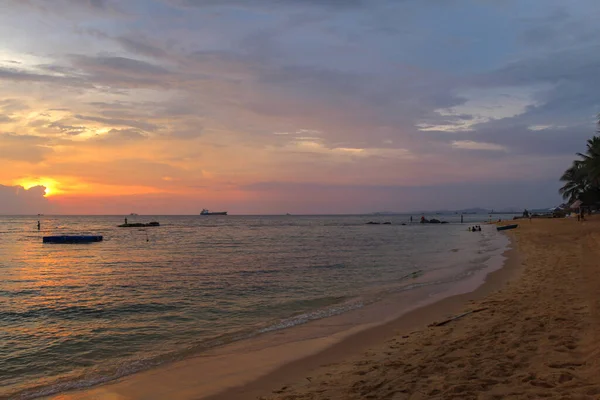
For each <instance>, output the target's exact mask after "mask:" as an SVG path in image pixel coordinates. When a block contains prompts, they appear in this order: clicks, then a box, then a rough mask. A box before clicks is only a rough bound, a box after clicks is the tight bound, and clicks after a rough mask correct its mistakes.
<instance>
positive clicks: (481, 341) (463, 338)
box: [230, 216, 600, 400]
mask: <svg viewBox="0 0 600 400" xmlns="http://www.w3.org/2000/svg"><path fill="white" fill-rule="evenodd" d="M510 235H511V237H513V239H514V241H513V243H514V247H513V250H515V251H516V253H515V254H516V255H517V257H518V258H513V259H512V260H513V262H515V264H512V265H510V264H509V265H507V267H509V269H505V270H500V271H498V272H499V274H496V276H495V277H494V278H493V279H492V278H490V280H489V281H490V282H493V284H492V285H488V288H489V289H492V286H497V289H499V290H495V291H494V290H492V291H491V292H490V293H489V294H488V295H486V296H482V298H481V299H479V300H476V301H472V302H471V305H472V307H473V308H477V309H483V310H482V311H481V312H478V313H472V314H469V315H466V316H464V318H460V319H456V320H454V321H452V322H451V323H449V324H447V325H444V326H428V327H421V328H420V329H418V330H416V331H413V332H410V333H408V334H407V333H406V332H402V331H399V332H396V334H395V335H393V336H391V337H389V338H388V339H387V340H385V338H382V339H381V340H379V341H378V342H375V343H374V345H373V346H371V347H369V348H368V350H367V351H359V353H360V354H357V353H354V354H351V355H349V356H348V357H346V358H344V359H343V360H341V361H340V362H337V363H333V364H329V365H320V366H318V367H317V368H315V369H314V370H312V371H311V373H310V379H306V378H307V376H304V377H302V378H300V379H298V378H299V376H295V377H293V376H290V379H289V380H288V381H286V383H285V386H279V387H278V388H276V390H273V388H269V390H270V391H271V393H266V391H267V388H268V381H266V382H264V383H265V386H264V387H263V389H264V391H263V393H261V397H259V399H260V400H316V399H328V400H351V399H365V398H372V399H393V400H404V399H407V400H408V399H410V400H415V399H416V400H424V399H444V400H446V399H457V400H458V399H461V400H463V399H469V400H470V399H488V400H498V399H505V398H510V399H539V398H549V399H567V398H568V399H575V398H577V399H599V398H600V375H598V370H599V368H600V344H599V343H600V296H599V292H598V288H599V287H600V274H598V262H597V260H598V258H599V257H600V218H598V217H597V216H592V217H590V218H589V219H588V220H586V221H583V222H577V221H573V220H571V219H548V220H536V221H529V222H527V223H523V224H522V225H520V226H519V229H515V230H514V231H512V232H511V233H510ZM513 267H514V268H513ZM511 269H512V271H511ZM502 274H504V277H510V275H511V274H514V275H513V278H515V277H518V279H513V280H511V281H509V282H508V284H506V285H504V286H502V285H499V283H500V281H501V280H502V279H497V278H500V275H502ZM498 285H499V286H498ZM465 300H468V298H467V296H465ZM463 311H464V310H463ZM271 382H273V383H275V379H273V380H272V381H271ZM230 398H231V399H235V398H236V397H230ZM237 398H247V399H249V398H253V397H251V396H249V395H248V396H245V397H237ZM254 398H256V397H254Z"/></svg>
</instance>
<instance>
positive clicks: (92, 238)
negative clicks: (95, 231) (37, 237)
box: [42, 235, 102, 243]
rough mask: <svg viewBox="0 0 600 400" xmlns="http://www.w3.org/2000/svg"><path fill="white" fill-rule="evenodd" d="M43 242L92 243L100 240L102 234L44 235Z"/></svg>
mask: <svg viewBox="0 0 600 400" xmlns="http://www.w3.org/2000/svg"><path fill="white" fill-rule="evenodd" d="M42 241H43V242H44V243H93V242H101V241H102V236H99V235H80V236H44V237H43V238H42Z"/></svg>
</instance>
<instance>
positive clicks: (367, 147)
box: [0, 0, 598, 214]
mask: <svg viewBox="0 0 600 400" xmlns="http://www.w3.org/2000/svg"><path fill="white" fill-rule="evenodd" d="M533 3H535V2H533ZM533 3H532V4H533ZM555 3H556V4H555ZM585 5H586V2H582V3H581V4H574V5H572V6H570V7H569V8H568V9H567V8H565V7H563V6H561V4H560V3H559V2H552V4H548V5H547V11H546V12H543V13H540V10H539V8H538V7H534V6H532V5H530V4H520V5H519V4H516V3H514V4H513V3H511V4H510V5H494V4H478V5H473V4H471V3H469V2H458V3H456V4H453V5H437V6H431V5H426V4H417V3H414V2H401V3H394V2H385V1H384V2H375V3H369V4H367V3H366V2H362V1H350V2H338V1H323V2H312V1H309V2H301V1H284V2H277V3H275V4H271V2H269V1H256V2H251V3H244V2H239V1H233V0H232V1H224V2H219V3H215V2H210V1H209V2H203V1H192V0H138V1H132V2H126V3H125V2H117V1H110V0H88V1H72V0H58V1H56V2H55V3H54V4H53V6H52V7H49V6H48V3H45V2H43V1H38V0H31V1H17V0H9V1H8V2H6V3H5V5H4V6H3V9H2V10H3V12H2V15H0V22H1V28H0V34H2V37H3V38H4V42H3V45H2V47H1V48H0V82H1V83H2V86H1V89H0V90H1V91H2V94H3V96H2V99H1V100H0V166H1V167H2V168H0V204H1V207H0V214H23V213H25V214H37V213H50V212H52V213H60V214H123V213H128V212H144V213H155V214H195V213H197V212H200V210H201V209H202V208H210V209H223V210H228V211H230V212H231V213H235V214H280V213H309V214H330V213H333V212H337V213H343V214H348V213H352V214H355V213H366V212H373V211H377V210H388V209H389V210H394V211H396V210H398V211H406V210H414V209H441V208H451V209H459V208H467V207H475V206H478V207H488V208H503V207H539V208H544V207H546V208H548V207H552V206H555V205H557V204H559V203H560V196H559V195H558V193H557V190H558V188H559V187H560V182H559V181H558V178H559V177H560V174H561V173H562V170H564V167H565V165H568V163H569V162H570V161H569V160H570V159H571V158H572V156H573V154H574V153H575V152H577V151H579V147H578V143H581V142H582V141H583V140H585V138H587V137H589V136H590V135H591V134H593V132H594V129H595V127H594V125H595V116H596V113H597V111H598V107H597V104H595V103H594V101H590V97H593V94H594V93H595V90H596V86H595V84H594V83H593V82H594V76H593V74H592V73H591V71H593V70H594V68H593V66H594V65H596V63H597V62H598V59H597V56H596V55H595V54H597V52H595V51H594V49H596V48H597V46H598V41H597V39H595V38H594V37H593V35H590V34H589V32H590V30H592V29H593V26H594V22H593V18H592V16H591V15H590V14H589V13H586V7H585ZM390 15H395V16H397V19H390V18H389V16H390ZM452 18H454V20H455V21H460V23H454V22H451V21H452ZM482 18H485V20H486V21H487V24H488V27H487V29H488V31H489V32H490V36H489V37H487V39H486V40H487V42H485V41H484V42H482V41H481V40H480V39H478V36H477V35H478V34H479V32H480V30H479V29H480V24H479V22H478V21H480V20H481V19H482ZM425 21H438V23H437V24H435V25H428V24H425ZM522 21H527V22H522ZM507 25H510V26H513V27H514V29H512V30H510V31H506V32H505V33H506V36H502V35H499V34H498V32H501V31H502V27H503V26H507ZM561 26H570V27H572V29H574V32H575V33H573V35H572V37H571V36H565V37H563V38H561V39H560V40H559V42H558V43H559V45H554V42H551V41H549V39H550V38H555V37H556V32H557V30H558V29H560V27H561ZM493 32H496V33H495V34H492V33H493ZM577 35H579V36H577ZM578 37H585V38H586V39H585V40H579V39H577V38H578ZM557 40H558V39H557ZM488 42H489V43H490V44H492V45H488V44H487V43H488ZM555 60H560V62H558V61H555ZM575 70H576V71H579V72H580V73H579V74H577V75H574V74H572V73H571V72H570V71H575ZM586 71H590V73H587V72H586ZM40 186H42V187H43V189H42V188H40ZM21 188H22V189H21ZM506 191H509V192H510V196H506V195H505V193H506Z"/></svg>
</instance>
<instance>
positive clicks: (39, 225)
mask: <svg viewBox="0 0 600 400" xmlns="http://www.w3.org/2000/svg"><path fill="white" fill-rule="evenodd" d="M40 227H41V224H40V221H38V231H39V230H40Z"/></svg>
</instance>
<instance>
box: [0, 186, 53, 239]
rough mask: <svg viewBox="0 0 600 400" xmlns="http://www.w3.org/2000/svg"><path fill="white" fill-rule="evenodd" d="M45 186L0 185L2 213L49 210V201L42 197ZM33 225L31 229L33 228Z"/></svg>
mask: <svg viewBox="0 0 600 400" xmlns="http://www.w3.org/2000/svg"><path fill="white" fill-rule="evenodd" d="M44 193H45V188H44V187H43V186H34V187H32V188H29V189H25V188H23V186H6V185H0V204H2V208H1V209H0V213H2V214H40V213H45V212H47V211H48V210H50V207H51V206H50V203H49V202H48V199H46V198H45V197H44ZM33 228H34V227H33V226H32V227H31V229H32V230H33Z"/></svg>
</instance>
